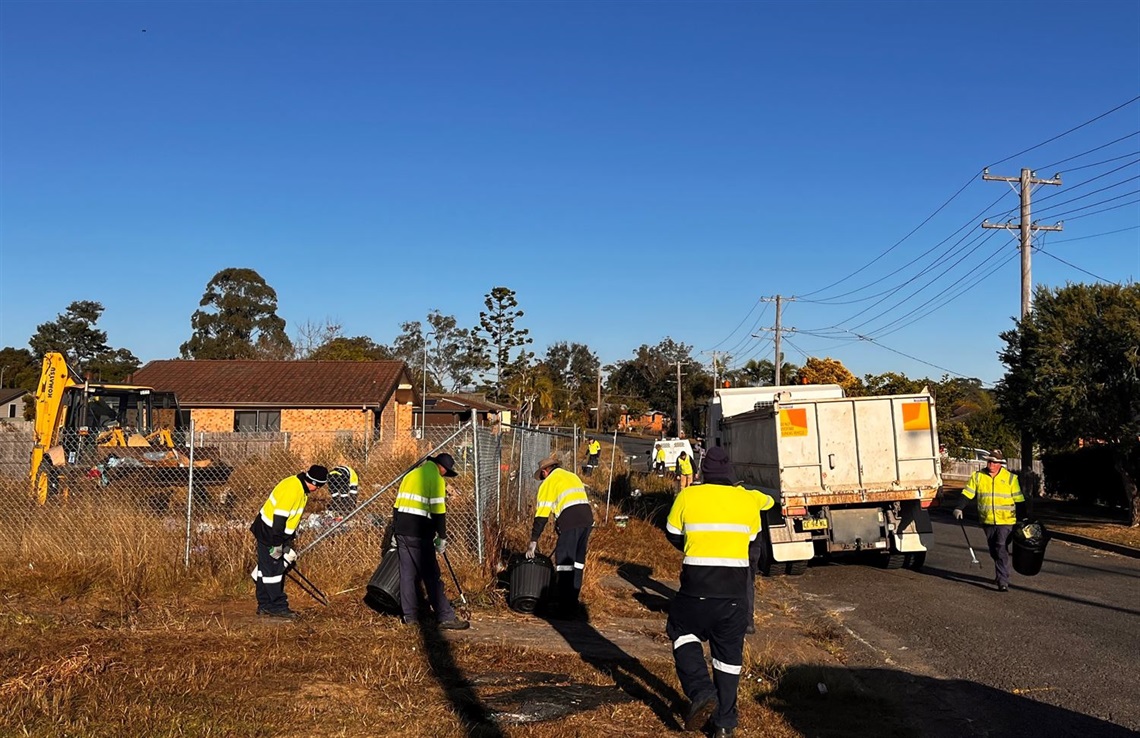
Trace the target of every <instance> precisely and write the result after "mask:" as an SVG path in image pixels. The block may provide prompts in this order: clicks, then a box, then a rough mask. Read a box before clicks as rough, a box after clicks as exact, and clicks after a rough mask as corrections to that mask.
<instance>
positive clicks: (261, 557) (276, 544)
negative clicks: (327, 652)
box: [249, 465, 329, 620]
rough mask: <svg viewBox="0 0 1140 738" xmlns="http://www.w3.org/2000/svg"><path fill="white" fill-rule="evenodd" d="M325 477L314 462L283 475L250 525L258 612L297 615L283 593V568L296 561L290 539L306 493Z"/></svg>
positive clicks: (318, 484)
mask: <svg viewBox="0 0 1140 738" xmlns="http://www.w3.org/2000/svg"><path fill="white" fill-rule="evenodd" d="M328 478H329V472H328V470H327V469H325V467H323V466H317V465H313V466H310V467H309V470H308V471H305V472H301V473H300V474H295V475H293V476H291V477H286V478H285V479H282V480H281V481H280V482H278V483H277V486H276V487H274V488H273V491H272V492H270V493H269V499H267V500H266V501H265V504H264V505H262V506H261V513H260V514H259V515H258V516H257V517H256V518H254V519H253V524H252V525H250V526H249V529H250V531H251V532H252V533H253V537H254V539H255V540H256V541H257V568H256V569H254V570H253V575H252V576H253V581H254V587H255V589H256V591H257V614H258V615H266V616H268V617H273V618H283V619H287V620H292V619H294V618H296V617H297V613H296V612H294V611H293V610H290V609H289V598H288V597H287V596H286V595H285V571H286V569H288V568H289V567H290V566H292V565H293V564H294V563H296V561H297V550H296V549H294V548H293V541H294V540H295V539H296V537H297V526H298V525H299V524H300V522H301V516H302V515H303V514H304V512H305V504H306V503H307V502H308V501H309V495H311V494H312V493H313V492H316V491H317V490H318V489H320V488H321V487H323V486H325V484H326V483H327V482H328Z"/></svg>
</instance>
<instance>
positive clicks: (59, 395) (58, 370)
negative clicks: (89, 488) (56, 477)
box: [30, 352, 79, 505]
mask: <svg viewBox="0 0 1140 738" xmlns="http://www.w3.org/2000/svg"><path fill="white" fill-rule="evenodd" d="M77 386H79V383H78V382H76V381H75V380H74V379H73V373H72V371H71V369H70V368H69V367H68V366H67V360H66V359H65V358H64V357H63V354H60V353H54V352H53V353H49V354H47V355H46V356H44V363H43V367H42V369H41V370H40V383H39V386H38V388H37V389H36V420H35V425H34V426H33V445H32V465H31V472H30V478H31V488H32V496H33V497H35V499H36V501H37V502H38V503H39V504H41V505H42V504H44V503H45V502H46V501H47V495H48V470H47V469H45V468H43V466H44V458H45V457H47V463H48V464H49V465H50V464H52V459H51V457H50V454H51V452H52V448H53V447H55V446H58V445H59V438H58V437H59V430H60V428H62V427H63V423H64V420H65V419H66V410H65V408H64V405H63V400H64V397H65V395H66V394H67V390H69V389H70V388H72V387H77ZM60 451H62V449H60ZM57 453H59V452H57Z"/></svg>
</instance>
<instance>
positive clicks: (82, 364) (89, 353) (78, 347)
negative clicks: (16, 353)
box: [28, 300, 140, 382]
mask: <svg viewBox="0 0 1140 738" xmlns="http://www.w3.org/2000/svg"><path fill="white" fill-rule="evenodd" d="M102 315H103V305H102V304H100V303H98V302H92V301H91V300H77V301H75V302H73V303H71V304H70V305H68V306H67V309H66V310H65V311H64V312H62V313H60V314H59V315H58V316H56V319H55V320H54V321H51V322H49V323H41V324H40V325H38V326H36V332H35V334H34V335H33V336H32V337H31V338H30V339H29V340H28V345H29V346H31V348H32V353H33V354H34V355H35V358H36V360H37V361H42V360H43V358H44V356H45V355H47V354H48V353H51V352H53V351H55V352H59V353H61V354H63V355H64V356H65V357H67V360H68V361H69V362H70V363H71V365H72V366H73V367H74V368H75V369H77V370H78V371H79V372H81V373H82V374H85V375H90V376H91V377H92V378H93V379H96V380H98V381H102V382H118V381H121V380H123V379H125V378H126V377H127V375H129V374H130V373H131V372H133V371H135V370H136V369H138V368H139V365H140V362H139V360H138V358H137V357H136V356H135V355H134V354H132V353H131V352H130V351H128V350H126V349H113V348H111V347H110V346H108V345H107V332H106V331H101V330H99V329H98V328H96V327H95V324H96V323H97V322H99V318H100V317H101V316H102ZM37 379H38V375H37Z"/></svg>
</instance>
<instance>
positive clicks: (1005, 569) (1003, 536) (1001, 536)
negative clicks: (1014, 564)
mask: <svg viewBox="0 0 1140 738" xmlns="http://www.w3.org/2000/svg"><path fill="white" fill-rule="evenodd" d="M982 530H984V531H985V532H986V543H987V544H989V548H990V558H991V559H993V560H994V574H995V575H996V576H995V577H994V579H995V580H996V581H997V583H998V584H999V585H1001V586H1009V549H1008V548H1006V544H1007V543H1008V541H1009V534H1010V533H1012V532H1013V526H1012V525H983V526H982Z"/></svg>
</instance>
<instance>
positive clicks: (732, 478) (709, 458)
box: [701, 446, 776, 633]
mask: <svg viewBox="0 0 1140 738" xmlns="http://www.w3.org/2000/svg"><path fill="white" fill-rule="evenodd" d="M701 483H702V484H737V481H736V474H735V472H734V471H733V468H732V464H731V463H730V462H729V460H728V454H727V453H726V452H725V450H724V449H723V448H720V447H719V446H718V447H716V448H714V449H712V450H710V451H709V453H708V454H706V455H705V459H704V461H703V462H701ZM742 488H743V489H744V490H745V491H746V492H748V494H750V495H752V499H753V501H754V502H755V503H756V509H757V510H758V511H759V512H760V533H759V534H757V536H756V537H755V538H753V539H752V540H751V541H749V542H748V572H749V575H750V576H749V577H748V584H747V586H746V587H745V588H744V595H745V600H746V605H745V606H746V608H747V612H748V626H747V627H746V628H745V629H744V632H745V633H755V632H756V575H757V574H758V573H759V572H760V556H761V555H762V552H763V547H764V511H765V510H771V509H772V507H773V506H775V504H776V501H775V500H774V499H773V498H772V497H771V496H769V495H766V494H764V493H763V492H761V491H760V490H758V489H748V488H747V487H742Z"/></svg>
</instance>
